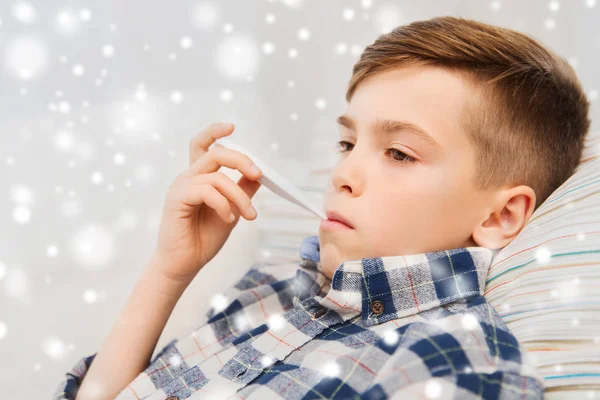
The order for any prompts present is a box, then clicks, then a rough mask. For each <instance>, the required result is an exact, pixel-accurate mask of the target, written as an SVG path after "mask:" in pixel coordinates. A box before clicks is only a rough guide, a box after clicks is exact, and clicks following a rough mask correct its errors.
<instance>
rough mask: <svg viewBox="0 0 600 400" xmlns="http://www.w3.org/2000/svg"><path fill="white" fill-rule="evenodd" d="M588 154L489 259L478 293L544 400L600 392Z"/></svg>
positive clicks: (597, 213) (594, 172)
mask: <svg viewBox="0 0 600 400" xmlns="http://www.w3.org/2000/svg"><path fill="white" fill-rule="evenodd" d="M595 139H596V141H597V139H598V138H597V137H596V138H595ZM594 149H597V146H596V147H593V146H592V147H588V150H587V151H586V152H585V153H584V157H583V158H582V162H581V164H580V165H579V166H578V168H577V170H576V171H575V173H574V174H573V175H572V176H571V177H570V178H569V179H568V180H567V181H566V182H565V183H564V184H563V185H561V186H560V187H559V188H558V189H557V190H556V191H554V192H553V193H552V195H551V196H550V197H548V199H546V201H545V202H544V203H543V204H541V205H540V207H539V208H538V209H537V210H536V211H535V212H534V213H533V215H532V216H531V218H530V220H529V221H528V222H527V224H526V226H525V227H524V228H523V230H522V231H521V232H520V233H519V235H518V236H517V237H516V238H515V239H514V240H513V241H512V242H511V243H510V244H509V245H507V246H506V247H504V248H503V249H502V250H500V251H499V252H498V254H496V256H495V258H494V260H493V262H492V265H491V266H490V270H489V273H488V278H487V281H486V287H485V292H484V296H485V297H486V299H487V300H488V301H489V302H490V304H491V305H492V306H494V308H495V309H496V310H498V312H499V313H500V315H501V317H502V318H503V320H504V322H505V323H506V325H507V326H508V327H509V328H510V329H511V330H512V332H513V333H514V335H515V336H516V337H517V339H518V340H519V341H520V342H521V343H522V344H523V346H524V347H525V348H526V349H527V350H528V352H529V355H530V356H531V359H532V362H533V364H534V365H535V366H536V367H537V369H538V370H539V372H540V374H541V375H542V376H543V377H544V382H545V387H546V390H545V398H548V399H559V398H560V399H586V398H594V397H592V396H594V395H593V394H592V392H593V391H595V390H600V291H599V290H598V289H599V288H600V157H598V155H597V154H594V153H593V152H592V151H593V150H594ZM596 398H600V392H598V393H596Z"/></svg>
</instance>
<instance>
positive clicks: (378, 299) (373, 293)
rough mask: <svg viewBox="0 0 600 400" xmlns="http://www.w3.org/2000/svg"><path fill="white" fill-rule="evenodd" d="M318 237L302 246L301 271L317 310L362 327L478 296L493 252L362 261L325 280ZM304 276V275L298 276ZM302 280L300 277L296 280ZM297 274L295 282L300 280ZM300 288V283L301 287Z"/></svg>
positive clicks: (480, 249)
mask: <svg viewBox="0 0 600 400" xmlns="http://www.w3.org/2000/svg"><path fill="white" fill-rule="evenodd" d="M319 250H320V249H319V237H318V236H310V237H307V238H305V239H304V240H303V241H302V244H301V246H300V254H301V258H302V263H301V266H303V267H309V268H310V269H311V270H312V272H311V273H309V274H310V276H312V279H310V280H311V281H312V282H314V283H313V284H312V285H309V286H311V287H313V288H315V289H316V288H318V289H319V290H318V292H317V291H314V292H313V295H314V296H316V297H317V300H318V301H319V303H321V305H323V306H325V307H327V308H331V309H334V310H335V311H336V312H337V313H338V314H340V316H342V318H343V319H344V320H347V319H349V318H352V317H355V316H358V315H360V316H361V318H362V320H363V321H364V323H365V324H366V325H375V324H379V323H383V322H386V321H389V320H392V319H396V318H402V317H405V316H409V315H414V314H418V313H420V312H422V311H426V310H429V309H431V308H434V307H438V306H442V305H444V304H448V303H452V302H455V301H457V300H461V299H468V298H470V297H473V296H478V295H483V293H484V289H485V281H486V278H487V273H488V269H489V267H490V265H491V263H492V260H493V257H494V255H495V254H496V252H497V251H495V250H491V249H488V248H486V247H467V248H464V247H461V248H455V249H450V250H442V251H433V252H425V253H420V254H411V255H398V256H386V257H374V258H362V259H360V260H352V261H346V262H343V263H341V264H340V265H339V266H338V267H337V269H336V271H335V272H334V274H333V277H332V278H331V282H330V287H329V288H325V289H324V287H325V286H328V285H327V284H328V283H329V280H328V279H327V278H326V277H325V276H324V274H323V273H322V272H321V271H320V252H319ZM303 274H304V275H303ZM301 275H302V278H301ZM307 276H308V275H306V273H304V272H300V271H299V274H298V275H297V279H304V280H305V281H306V278H307ZM302 286H303V287H306V286H307V285H306V282H305V283H304V284H303V285H302Z"/></svg>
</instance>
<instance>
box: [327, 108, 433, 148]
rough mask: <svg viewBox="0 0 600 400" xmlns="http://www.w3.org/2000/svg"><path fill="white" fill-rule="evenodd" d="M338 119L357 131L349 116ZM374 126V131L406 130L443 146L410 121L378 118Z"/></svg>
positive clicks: (339, 122) (343, 124)
mask: <svg viewBox="0 0 600 400" xmlns="http://www.w3.org/2000/svg"><path fill="white" fill-rule="evenodd" d="M336 121H337V123H338V124H340V125H342V126H345V127H346V128H348V129H350V130H351V131H356V124H355V122H354V120H353V119H352V118H350V117H349V116H347V115H340V116H339V117H338V118H337V120H336ZM372 128H373V131H374V132H380V133H384V134H390V133H394V132H400V131H405V132H408V133H411V134H413V135H415V136H417V137H418V138H421V139H423V140H424V141H426V142H428V143H429V144H431V145H433V146H435V147H438V148H440V149H441V148H442V146H441V145H440V144H439V143H438V142H437V141H436V140H435V139H434V138H433V137H431V135H429V134H428V133H427V132H425V130H424V129H423V128H421V127H420V126H418V125H415V124H413V123H411V122H408V121H395V120H391V119H376V120H375V121H374V122H373V124H372Z"/></svg>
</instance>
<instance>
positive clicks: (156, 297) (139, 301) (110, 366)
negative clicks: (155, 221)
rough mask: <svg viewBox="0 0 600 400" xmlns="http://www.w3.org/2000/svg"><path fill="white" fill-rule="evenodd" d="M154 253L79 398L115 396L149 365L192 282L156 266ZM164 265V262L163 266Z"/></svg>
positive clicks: (91, 366)
mask: <svg viewBox="0 0 600 400" xmlns="http://www.w3.org/2000/svg"><path fill="white" fill-rule="evenodd" d="M161 263H162V261H161V260H160V259H159V258H158V257H157V256H156V255H153V256H152V258H151V259H150V262H149V263H148V265H147V267H146V268H145V269H144V270H143V271H142V273H141V275H140V277H139V279H138V281H137V283H136V285H135V287H134V288H133V291H132V292H131V295H130V296H129V299H128V300H127V303H126V305H125V307H124V309H123V311H122V312H121V314H120V316H119V318H118V319H117V322H116V323H115V324H114V326H113V327H112V329H111V331H110V333H109V335H108V337H107V338H106V339H105V340H104V342H103V343H102V345H101V347H100V350H99V351H98V353H97V354H96V356H95V357H94V359H93V362H92V363H91V365H90V367H89V370H88V371H87V373H86V374H85V376H84V379H83V381H82V383H81V387H80V389H79V392H78V395H77V400H90V399H94V400H95V399H109V398H110V399H112V398H114V397H116V396H117V395H118V394H119V393H120V392H121V390H123V389H124V388H125V387H126V386H127V385H128V384H129V383H130V382H131V381H132V380H133V379H134V378H135V377H136V376H138V375H139V374H140V373H141V372H142V371H144V369H145V368H146V367H147V366H148V364H149V362H150V357H151V356H152V352H153V351H154V348H155V347H156V343H157V342H158V339H159V337H160V334H161V333H162V331H163V329H164V327H165V325H166V323H167V321H168V319H169V316H170V315H171V313H172V311H173V308H174V307H175V305H176V304H177V301H178V300H179V298H180V297H181V295H182V294H183V292H184V290H185V288H186V287H187V286H188V285H189V283H190V282H188V281H181V280H172V279H169V278H167V277H166V276H165V275H164V274H163V273H161V272H159V271H158V270H157V269H156V267H157V266H158V265H160V264H161ZM163 267H164V265H163Z"/></svg>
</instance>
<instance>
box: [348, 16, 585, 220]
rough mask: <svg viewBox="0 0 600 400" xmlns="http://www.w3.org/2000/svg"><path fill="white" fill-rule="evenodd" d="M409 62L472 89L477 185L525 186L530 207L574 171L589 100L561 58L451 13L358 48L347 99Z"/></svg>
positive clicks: (463, 119)
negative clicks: (452, 77)
mask: <svg viewBox="0 0 600 400" xmlns="http://www.w3.org/2000/svg"><path fill="white" fill-rule="evenodd" d="M413 65H434V66H438V67H442V68H444V69H446V70H449V71H453V72H456V73H458V74H459V76H461V77H462V78H463V79H464V81H465V83H467V84H469V86H470V87H472V88H473V89H474V92H475V95H474V96H473V98H471V99H469V101H468V105H467V106H466V107H465V109H464V111H463V112H462V114H461V116H460V124H461V127H462V129H464V131H465V132H466V133H467V136H468V137H469V140H470V141H471V143H472V144H473V146H474V148H475V152H476V160H475V171H476V173H475V179H474V185H475V187H477V188H478V189H480V190H484V189H492V188H500V187H505V186H508V187H512V186H515V185H527V186H529V187H531V188H532V189H533V190H534V192H535V194H536V204H535V207H534V210H536V209H537V208H538V206H539V205H540V204H542V203H543V202H544V201H545V200H546V199H547V198H548V196H550V194H552V192H553V191H554V190H556V189H557V188H558V187H559V186H560V185H562V184H563V183H564V182H565V181H566V180H567V179H568V178H569V177H570V176H571V175H572V174H573V172H574V171H575V169H576V167H577V166H578V164H579V162H580V159H581V154H582V151H583V146H584V140H585V136H586V135H587V132H588V130H589V127H590V120H589V119H588V110H589V102H588V100H587V98H586V96H585V93H584V91H583V89H582V87H581V85H580V83H579V80H578V78H577V76H576V74H575V71H574V70H573V68H571V66H570V65H569V64H568V62H567V61H566V60H565V59H563V58H562V57H560V56H558V55H557V54H556V53H554V52H552V51H550V50H548V49H546V48H544V47H543V46H542V45H541V44H540V43H539V42H537V41H536V40H534V39H532V38H530V37H528V36H526V35H524V34H521V33H519V32H516V31H513V30H510V29H507V28H501V27H497V26H492V25H488V24H485V23H481V22H478V21H473V20H467V19H463V18H459V17H451V16H444V17H436V18H433V19H430V20H425V21H414V22H412V23H410V24H408V25H402V26H398V27H397V28H395V29H394V30H393V31H391V32H389V33H386V34H383V35H381V36H379V37H378V38H377V40H376V41H375V42H374V43H373V44H371V45H369V46H368V47H367V48H366V49H365V50H364V52H363V53H362V55H361V56H360V60H359V61H358V62H357V63H356V64H355V65H354V68H353V70H352V77H351V79H350V82H349V84H348V90H347V92H346V100H347V101H348V102H350V100H351V99H352V95H353V94H354V92H355V90H356V87H357V85H358V84H359V83H360V82H362V81H363V80H364V79H366V78H368V77H369V76H372V75H374V74H376V73H379V72H382V71H385V70H390V69H394V68H401V67H403V66H413ZM398 95H399V96H402V93H399V94H398Z"/></svg>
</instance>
